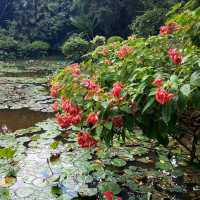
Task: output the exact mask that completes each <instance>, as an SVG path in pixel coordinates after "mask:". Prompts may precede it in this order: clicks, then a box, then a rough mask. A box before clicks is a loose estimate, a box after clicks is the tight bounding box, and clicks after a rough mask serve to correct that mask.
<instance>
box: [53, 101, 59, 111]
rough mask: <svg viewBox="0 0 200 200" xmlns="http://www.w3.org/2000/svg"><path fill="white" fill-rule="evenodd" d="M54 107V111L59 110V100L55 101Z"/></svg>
mask: <svg viewBox="0 0 200 200" xmlns="http://www.w3.org/2000/svg"><path fill="white" fill-rule="evenodd" d="M52 109H53V111H54V112H58V109H59V106H58V102H57V101H55V102H54V103H53V105H52Z"/></svg>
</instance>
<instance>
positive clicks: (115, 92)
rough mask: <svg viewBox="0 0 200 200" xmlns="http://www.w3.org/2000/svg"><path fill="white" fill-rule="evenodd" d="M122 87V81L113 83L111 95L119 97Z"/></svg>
mask: <svg viewBox="0 0 200 200" xmlns="http://www.w3.org/2000/svg"><path fill="white" fill-rule="evenodd" d="M122 89H123V85H122V83H120V82H116V83H114V84H113V89H112V94H113V96H114V97H117V98H119V97H120V96H121V92H122Z"/></svg>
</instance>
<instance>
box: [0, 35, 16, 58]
mask: <svg viewBox="0 0 200 200" xmlns="http://www.w3.org/2000/svg"><path fill="white" fill-rule="evenodd" d="M18 46H19V45H18V42H17V41H16V40H15V39H14V38H13V37H10V36H7V35H4V34H2V33H1V34H0V58H1V59H5V58H15V57H16V56H17V49H18Z"/></svg>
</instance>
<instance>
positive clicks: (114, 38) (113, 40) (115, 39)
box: [107, 36, 123, 44]
mask: <svg viewBox="0 0 200 200" xmlns="http://www.w3.org/2000/svg"><path fill="white" fill-rule="evenodd" d="M122 41H123V38H122V37H120V36H112V37H109V38H108V40H107V43H108V44H109V43H113V42H122Z"/></svg>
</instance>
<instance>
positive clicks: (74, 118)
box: [56, 113, 82, 128]
mask: <svg viewBox="0 0 200 200" xmlns="http://www.w3.org/2000/svg"><path fill="white" fill-rule="evenodd" d="M81 119H82V115H81V113H79V114H77V115H69V114H65V115H61V114H60V113H57V114H56V120H57V122H58V124H59V125H60V127H61V128H68V127H70V126H71V125H73V124H74V125H76V124H78V123H80V122H81Z"/></svg>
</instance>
